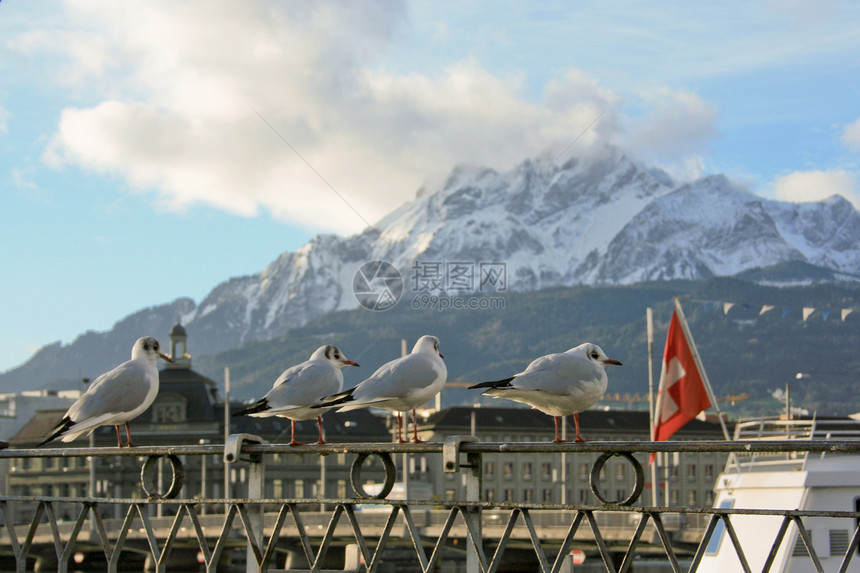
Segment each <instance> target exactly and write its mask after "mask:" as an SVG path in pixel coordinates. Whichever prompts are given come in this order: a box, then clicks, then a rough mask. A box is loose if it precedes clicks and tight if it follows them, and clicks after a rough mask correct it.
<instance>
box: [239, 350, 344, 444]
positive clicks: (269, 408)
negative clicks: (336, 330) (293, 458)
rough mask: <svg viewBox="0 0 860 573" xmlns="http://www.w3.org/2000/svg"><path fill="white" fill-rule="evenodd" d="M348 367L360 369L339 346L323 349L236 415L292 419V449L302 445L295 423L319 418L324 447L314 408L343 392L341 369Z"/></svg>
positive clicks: (291, 368) (294, 368) (285, 373)
mask: <svg viewBox="0 0 860 573" xmlns="http://www.w3.org/2000/svg"><path fill="white" fill-rule="evenodd" d="M347 364H348V365H350V366H358V363H356V362H353V361H352V360H347V359H346V356H344V355H343V353H342V352H341V351H340V350H339V349H338V348H337V347H336V346H332V345H330V344H327V345H325V346H320V347H319V348H317V349H316V350H315V351H314V353H313V354H311V357H310V358H309V359H308V360H306V361H305V362H302V363H301V364H296V365H295V366H292V367H290V368H288V369H287V370H284V372H283V373H282V374H281V375H280V376H278V379H277V380H275V383H274V385H273V386H272V389H271V390H269V392H268V394H266V395H265V396H263V397H262V398H260V399H259V400H257V401H256V402H254V403H253V404H251V405H250V406H248V407H247V408H245V409H243V410H240V411H238V412H236V413H235V414H233V415H234V416H255V417H260V418H264V417H268V416H281V417H283V418H289V419H290V445H291V446H298V445H300V444H301V442H297V441H296V420H310V419H311V418H316V419H317V427H318V428H319V434H320V437H319V441H318V442H317V443H318V444H324V443H325V440H324V439H323V429H322V412H321V411H320V410H319V409H318V408H313V406H314V405H316V404H320V403H321V401H322V398H323V397H325V396H328V395H330V394H334V393H336V392H340V391H341V390H343V372H341V371H340V369H341V368H343V367H344V366H346V365H347Z"/></svg>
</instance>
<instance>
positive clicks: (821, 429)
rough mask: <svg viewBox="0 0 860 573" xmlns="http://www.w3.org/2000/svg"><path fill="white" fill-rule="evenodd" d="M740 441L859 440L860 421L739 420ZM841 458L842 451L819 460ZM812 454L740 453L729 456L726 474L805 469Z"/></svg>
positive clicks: (813, 419)
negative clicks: (831, 457) (832, 457)
mask: <svg viewBox="0 0 860 573" xmlns="http://www.w3.org/2000/svg"><path fill="white" fill-rule="evenodd" d="M734 439H735V440H736V441H748V442H755V441H767V440H797V441H814V440H825V441H827V440H858V441H860V422H858V421H855V420H845V419H838V420H837V419H833V420H830V419H821V418H818V417H812V418H793V419H786V418H784V417H771V418H755V419H750V420H739V421H738V422H737V423H736V424H735V433H734ZM828 455H839V453H838V452H820V453H818V454H817V456H818V457H819V458H824V457H825V456H828ZM808 459H809V452H801V451H798V452H736V453H732V454H730V455H729V459H728V461H727V463H726V472H743V471H773V470H777V469H786V470H789V469H803V468H804V467H805V465H806V463H807V461H808Z"/></svg>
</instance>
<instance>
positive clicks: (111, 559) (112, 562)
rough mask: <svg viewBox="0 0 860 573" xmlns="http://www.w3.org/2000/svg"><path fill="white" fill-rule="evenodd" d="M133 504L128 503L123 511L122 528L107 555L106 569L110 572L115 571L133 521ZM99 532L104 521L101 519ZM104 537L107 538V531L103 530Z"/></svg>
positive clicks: (102, 528)
mask: <svg viewBox="0 0 860 573" xmlns="http://www.w3.org/2000/svg"><path fill="white" fill-rule="evenodd" d="M134 511H135V508H134V505H133V504H132V505H129V506H128V510H126V512H125V519H123V521H122V529H120V532H119V535H117V536H116V543H114V545H113V548H112V549H111V552H110V555H108V556H107V557H108V571H110V572H112V573H116V570H117V567H118V565H119V555H120V553H122V547H123V545H125V539H126V537H128V529H129V526H130V525H131V524H132V523H133V522H134ZM100 522H101V530H100V534H101V532H105V531H104V522H103V521H101V520H100ZM104 539H107V532H105V537H104Z"/></svg>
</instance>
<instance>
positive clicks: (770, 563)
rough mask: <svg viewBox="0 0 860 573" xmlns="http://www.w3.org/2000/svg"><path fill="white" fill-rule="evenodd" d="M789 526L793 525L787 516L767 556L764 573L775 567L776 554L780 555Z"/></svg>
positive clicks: (762, 569) (763, 568)
mask: <svg viewBox="0 0 860 573" xmlns="http://www.w3.org/2000/svg"><path fill="white" fill-rule="evenodd" d="M789 524H791V518H789V517H787V516H786V517H785V518H784V519H783V520H782V523H781V524H780V525H779V531H777V532H776V537H775V538H774V540H773V544H772V545H771V546H770V552H769V553H768V555H767V559H766V560H765V562H764V566H763V567H762V568H761V571H762V573H768V571H770V568H771V567H773V562H774V561H776V554H777V553H779V548H780V547H781V546H782V542H783V540H784V539H785V533H786V532H787V531H788V526H789Z"/></svg>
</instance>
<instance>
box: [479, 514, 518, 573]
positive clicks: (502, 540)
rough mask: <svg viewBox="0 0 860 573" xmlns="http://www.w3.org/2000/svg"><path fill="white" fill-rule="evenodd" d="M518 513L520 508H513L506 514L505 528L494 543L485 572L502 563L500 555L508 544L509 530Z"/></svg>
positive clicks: (493, 572) (488, 572) (491, 570)
mask: <svg viewBox="0 0 860 573" xmlns="http://www.w3.org/2000/svg"><path fill="white" fill-rule="evenodd" d="M520 513H521V510H520V509H516V508H514V509H512V510H511V514H510V515H509V516H508V521H507V523H506V524H505V530H504V531H503V532H502V535H501V537H499V543H498V544H497V545H496V550H495V552H493V559H492V560H491V561H490V565H489V568H488V569H487V573H495V571H496V569H498V568H499V565H501V564H502V555H503V554H504V552H505V549H506V548H507V546H508V539H509V538H510V536H511V532H512V531H513V530H514V525H516V523H517V516H518V515H519V514H520Z"/></svg>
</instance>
